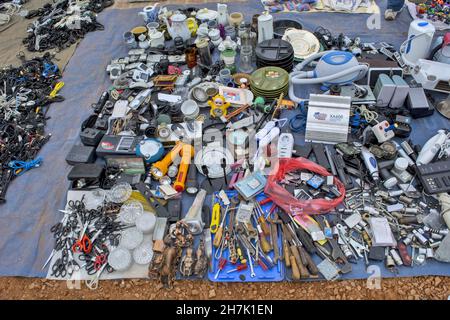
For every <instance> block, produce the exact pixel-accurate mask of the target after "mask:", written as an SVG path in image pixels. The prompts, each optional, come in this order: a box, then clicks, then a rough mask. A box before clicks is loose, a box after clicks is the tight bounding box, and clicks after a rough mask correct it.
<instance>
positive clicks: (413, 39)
mask: <svg viewBox="0 0 450 320" xmlns="http://www.w3.org/2000/svg"><path fill="white" fill-rule="evenodd" d="M435 31H436V29H435V27H434V26H433V25H432V24H431V23H430V22H428V21H426V20H413V21H412V22H411V24H410V25H409V30H408V40H409V41H408V42H407V43H406V47H405V51H404V54H403V59H404V60H405V62H406V63H409V64H414V63H415V62H416V61H417V60H418V59H427V58H428V55H429V53H430V48H431V43H432V41H433V36H434V32H435Z"/></svg>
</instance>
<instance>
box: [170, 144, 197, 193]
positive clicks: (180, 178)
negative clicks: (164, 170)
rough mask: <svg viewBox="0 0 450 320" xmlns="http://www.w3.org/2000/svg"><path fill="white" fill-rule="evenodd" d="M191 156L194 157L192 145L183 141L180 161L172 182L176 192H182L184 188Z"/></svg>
mask: <svg viewBox="0 0 450 320" xmlns="http://www.w3.org/2000/svg"><path fill="white" fill-rule="evenodd" d="M193 157H194V147H193V146H191V145H190V144H187V143H184V144H183V147H182V149H181V162H180V166H179V167H178V174H177V179H176V181H175V183H174V184H173V188H174V189H175V190H176V191H177V192H183V190H184V188H185V182H186V177H187V173H188V170H189V164H190V163H191V159H192V158H193Z"/></svg>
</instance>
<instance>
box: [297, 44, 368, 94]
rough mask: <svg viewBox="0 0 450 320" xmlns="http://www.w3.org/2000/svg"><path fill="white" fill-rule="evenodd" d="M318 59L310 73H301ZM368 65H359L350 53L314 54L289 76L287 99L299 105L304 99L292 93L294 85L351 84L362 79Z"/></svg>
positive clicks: (325, 52) (324, 52) (326, 52)
mask: <svg viewBox="0 0 450 320" xmlns="http://www.w3.org/2000/svg"><path fill="white" fill-rule="evenodd" d="M318 58H320V60H319V61H318V62H317V65H316V68H315V69H314V70H312V71H302V70H303V69H304V68H305V67H306V66H308V65H309V64H310V63H312V62H313V61H315V60H316V59H318ZM368 69H369V67H368V65H366V64H360V63H359V62H358V60H356V58H355V56H354V55H353V54H352V53H351V52H346V51H336V50H331V51H323V52H319V53H316V54H314V55H312V56H311V57H309V58H308V59H305V60H304V61H303V62H302V63H300V64H298V65H297V66H296V67H295V68H294V70H293V71H292V72H291V74H290V75H289V98H290V99H291V100H292V101H294V102H296V103H301V102H302V101H304V100H305V99H301V98H299V97H297V96H296V95H295V93H294V91H295V90H294V88H295V86H296V85H305V84H318V83H322V84H324V85H325V86H331V85H346V84H351V83H352V82H354V81H357V80H359V79H361V78H363V77H364V76H365V75H366V73H367V70H368Z"/></svg>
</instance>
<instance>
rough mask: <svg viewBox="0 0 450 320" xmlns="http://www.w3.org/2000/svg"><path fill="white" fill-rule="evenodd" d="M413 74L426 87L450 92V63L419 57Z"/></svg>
mask: <svg viewBox="0 0 450 320" xmlns="http://www.w3.org/2000/svg"><path fill="white" fill-rule="evenodd" d="M411 75H412V76H413V78H414V80H415V81H416V82H417V83H420V84H421V85H422V87H423V88H424V89H427V90H433V91H439V92H445V93H450V64H447V63H441V62H437V61H431V60H425V59H419V60H417V63H416V66H415V67H414V68H413V70H412V73H411Z"/></svg>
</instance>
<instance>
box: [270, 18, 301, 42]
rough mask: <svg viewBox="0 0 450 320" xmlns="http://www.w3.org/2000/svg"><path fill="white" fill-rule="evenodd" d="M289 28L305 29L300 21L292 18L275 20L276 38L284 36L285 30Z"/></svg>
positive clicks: (274, 32) (274, 31) (274, 30)
mask: <svg viewBox="0 0 450 320" xmlns="http://www.w3.org/2000/svg"><path fill="white" fill-rule="evenodd" d="M289 28H295V29H303V26H302V24H301V23H300V22H298V21H295V20H290V19H281V20H276V21H274V22H273V34H274V36H275V38H281V37H283V34H284V31H285V30H286V29H289Z"/></svg>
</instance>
